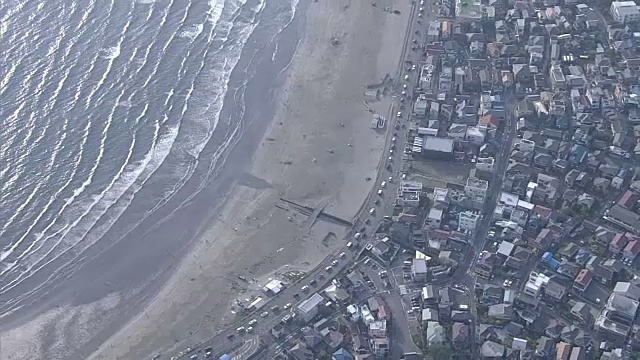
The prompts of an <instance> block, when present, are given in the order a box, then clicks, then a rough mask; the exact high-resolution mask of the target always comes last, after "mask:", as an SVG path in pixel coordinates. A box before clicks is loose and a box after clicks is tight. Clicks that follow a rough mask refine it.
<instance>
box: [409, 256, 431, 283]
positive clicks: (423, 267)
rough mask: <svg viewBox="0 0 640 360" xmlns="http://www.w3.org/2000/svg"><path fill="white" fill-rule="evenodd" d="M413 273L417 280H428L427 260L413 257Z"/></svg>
mask: <svg viewBox="0 0 640 360" xmlns="http://www.w3.org/2000/svg"><path fill="white" fill-rule="evenodd" d="M411 275H412V277H413V281H415V282H421V283H422V282H425V281H427V260H425V259H413V266H411Z"/></svg>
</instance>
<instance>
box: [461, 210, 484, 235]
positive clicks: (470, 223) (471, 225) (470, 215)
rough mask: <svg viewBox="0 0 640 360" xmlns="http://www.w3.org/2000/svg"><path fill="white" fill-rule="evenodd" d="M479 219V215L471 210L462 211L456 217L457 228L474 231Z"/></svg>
mask: <svg viewBox="0 0 640 360" xmlns="http://www.w3.org/2000/svg"><path fill="white" fill-rule="evenodd" d="M479 220H480V215H478V214H476V213H474V212H471V211H463V212H461V213H460V215H459V217H458V230H460V231H475V230H476V226H478V221H479Z"/></svg>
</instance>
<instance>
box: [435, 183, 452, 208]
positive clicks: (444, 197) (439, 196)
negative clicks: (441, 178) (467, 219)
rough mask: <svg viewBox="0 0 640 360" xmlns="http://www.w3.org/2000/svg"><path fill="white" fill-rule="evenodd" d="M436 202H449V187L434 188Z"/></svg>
mask: <svg viewBox="0 0 640 360" xmlns="http://www.w3.org/2000/svg"><path fill="white" fill-rule="evenodd" d="M433 203H434V204H449V189H444V188H438V187H437V188H434V189H433Z"/></svg>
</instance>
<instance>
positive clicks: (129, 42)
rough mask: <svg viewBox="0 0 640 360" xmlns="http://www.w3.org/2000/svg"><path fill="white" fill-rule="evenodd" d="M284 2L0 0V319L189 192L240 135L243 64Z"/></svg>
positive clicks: (272, 30) (202, 183)
mask: <svg viewBox="0 0 640 360" xmlns="http://www.w3.org/2000/svg"><path fill="white" fill-rule="evenodd" d="M296 5H297V1H296V0H293V1H292V0H51V1H41V0H4V1H0V50H1V51H0V124H1V127H0V129H1V131H0V204H1V205H0V316H2V315H6V314H11V313H12V312H13V311H15V310H17V309H20V308H21V307H23V306H27V305H28V304H31V303H33V302H35V301H36V299H38V298H41V297H44V296H46V294H47V293H48V292H49V291H50V290H51V289H52V288H53V287H55V284H56V283H57V282H59V281H61V280H62V279H69V278H73V277H74V276H75V275H76V271H77V270H78V269H79V268H80V265H81V264H82V263H83V261H84V260H85V258H86V257H87V256H88V255H87V252H88V251H90V250H91V249H92V248H95V247H102V248H105V249H106V248H108V247H109V246H111V245H112V243H116V242H117V241H120V240H122V239H125V238H127V236H132V235H131V234H133V233H135V232H138V233H144V229H140V226H141V224H144V223H145V220H147V219H149V218H151V217H153V216H154V215H155V214H157V213H159V212H163V213H164V214H170V213H172V212H173V211H174V210H176V209H178V208H180V207H181V206H183V205H186V204H188V203H189V202H192V201H193V199H195V198H197V196H198V194H199V192H200V191H201V190H202V189H204V188H205V187H206V186H207V184H210V182H211V181H212V179H213V178H214V177H215V175H216V174H218V171H219V169H220V168H221V167H222V166H223V165H224V163H225V160H226V159H227V155H228V154H229V151H230V149H231V148H233V146H234V145H235V144H237V143H238V141H239V139H240V138H241V136H242V134H243V131H244V129H245V128H246V123H245V122H246V120H244V110H245V99H244V91H245V89H246V86H244V85H245V84H246V83H247V82H249V81H251V78H252V76H253V75H254V74H252V73H251V70H250V66H249V65H248V64H251V63H252V61H251V59H252V58H251V56H252V55H253V54H256V53H258V51H259V50H258V49H263V50H264V49H267V48H273V49H274V50H273V51H272V52H271V53H269V54H268V57H269V58H270V59H269V60H270V61H275V60H276V55H277V49H278V47H277V41H275V40H274V39H276V38H277V36H278V35H279V34H280V33H281V32H282V31H283V30H284V29H286V28H287V26H288V25H289V24H290V23H291V21H292V20H293V19H294V15H295V11H296ZM256 31H259V32H260V35H261V37H260V39H261V40H260V41H250V40H251V39H252V35H255V34H254V33H256ZM243 55H244V56H247V57H248V58H249V60H248V61H243V62H241V61H240V59H241V56H243ZM239 63H243V64H244V65H243V66H245V67H246V68H243V69H238V68H237V67H238V64H239ZM232 73H238V74H241V75H242V76H240V77H241V78H242V79H241V80H239V81H240V82H241V83H240V85H236V86H234V88H233V92H234V93H233V96H231V98H233V101H234V104H233V107H234V110H233V111H230V112H228V113H229V114H228V115H224V116H223V115H222V114H223V112H222V109H223V106H224V105H225V99H228V98H229V97H230V96H229V94H228V92H229V91H230V89H229V83H230V80H231V76H232ZM205 148H208V149H211V151H206V156H204V155H205V154H204V153H205V152H203V150H204V149H205ZM194 174H197V178H196V177H195V176H194ZM187 183H189V184H190V186H189V189H188V190H185V184H187ZM178 194H179V197H180V199H179V200H176V196H178ZM169 205H170V206H171V209H167V207H168V206H169ZM163 216H164V215H163ZM165 217H166V216H165ZM145 226H147V225H145ZM107 235H109V236H107ZM107 242H108V243H107ZM111 265H112V266H114V267H117V266H118V264H117V260H115V261H114V262H113V264H111Z"/></svg>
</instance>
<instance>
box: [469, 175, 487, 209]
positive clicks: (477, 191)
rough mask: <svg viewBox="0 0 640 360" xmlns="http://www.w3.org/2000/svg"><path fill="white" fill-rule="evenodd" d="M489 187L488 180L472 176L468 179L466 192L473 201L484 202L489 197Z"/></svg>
mask: <svg viewBox="0 0 640 360" xmlns="http://www.w3.org/2000/svg"><path fill="white" fill-rule="evenodd" d="M487 189H489V182H488V181H487V180H482V179H478V178H474V177H470V178H468V179H467V185H466V186H465V187H464V193H465V195H467V196H468V197H469V198H470V199H471V201H473V202H477V203H484V199H485V198H486V197H487Z"/></svg>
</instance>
